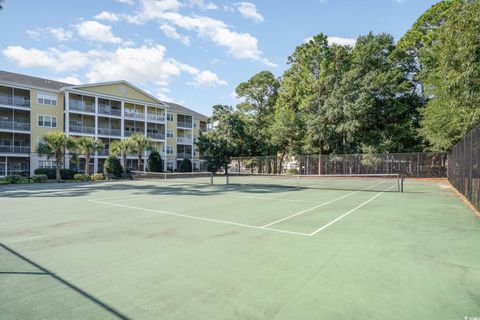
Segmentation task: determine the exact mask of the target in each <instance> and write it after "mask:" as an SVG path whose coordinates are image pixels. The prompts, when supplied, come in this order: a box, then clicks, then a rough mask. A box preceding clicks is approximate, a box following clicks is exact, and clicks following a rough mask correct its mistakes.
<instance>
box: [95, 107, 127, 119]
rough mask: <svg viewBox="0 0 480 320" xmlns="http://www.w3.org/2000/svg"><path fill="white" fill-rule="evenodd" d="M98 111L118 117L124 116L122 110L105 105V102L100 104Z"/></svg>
mask: <svg viewBox="0 0 480 320" xmlns="http://www.w3.org/2000/svg"><path fill="white" fill-rule="evenodd" d="M98 113H99V114H105V115H109V116H116V117H121V116H122V110H120V109H114V108H112V107H111V106H109V105H103V104H99V105H98Z"/></svg>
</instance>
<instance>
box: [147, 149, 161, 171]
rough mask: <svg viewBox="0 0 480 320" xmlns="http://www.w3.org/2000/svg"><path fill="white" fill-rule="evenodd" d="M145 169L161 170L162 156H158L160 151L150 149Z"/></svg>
mask: <svg viewBox="0 0 480 320" xmlns="http://www.w3.org/2000/svg"><path fill="white" fill-rule="evenodd" d="M147 171H150V172H162V171H163V161H162V157H161V156H160V153H158V152H157V151H152V152H151V153H150V155H149V156H148V161H147Z"/></svg>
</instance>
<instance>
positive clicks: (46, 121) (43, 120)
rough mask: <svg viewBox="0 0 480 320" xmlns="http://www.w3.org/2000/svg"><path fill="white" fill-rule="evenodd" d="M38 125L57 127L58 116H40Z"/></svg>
mask: <svg viewBox="0 0 480 320" xmlns="http://www.w3.org/2000/svg"><path fill="white" fill-rule="evenodd" d="M38 126H39V127H46V128H56V127H57V117H50V116H38Z"/></svg>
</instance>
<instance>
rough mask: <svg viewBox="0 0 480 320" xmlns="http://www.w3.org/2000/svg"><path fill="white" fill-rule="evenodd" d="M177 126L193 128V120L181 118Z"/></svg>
mask: <svg viewBox="0 0 480 320" xmlns="http://www.w3.org/2000/svg"><path fill="white" fill-rule="evenodd" d="M177 127H181V128H188V129H191V128H193V124H192V122H191V121H181V120H177Z"/></svg>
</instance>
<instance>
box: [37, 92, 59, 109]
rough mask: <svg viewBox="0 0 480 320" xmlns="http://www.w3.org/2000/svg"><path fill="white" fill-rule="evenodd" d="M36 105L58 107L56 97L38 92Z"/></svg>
mask: <svg viewBox="0 0 480 320" xmlns="http://www.w3.org/2000/svg"><path fill="white" fill-rule="evenodd" d="M37 103H38V104H41V105H44V106H52V107H56V106H57V105H58V96H57V95H54V94H51V93H45V92H39V93H38V94H37Z"/></svg>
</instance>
